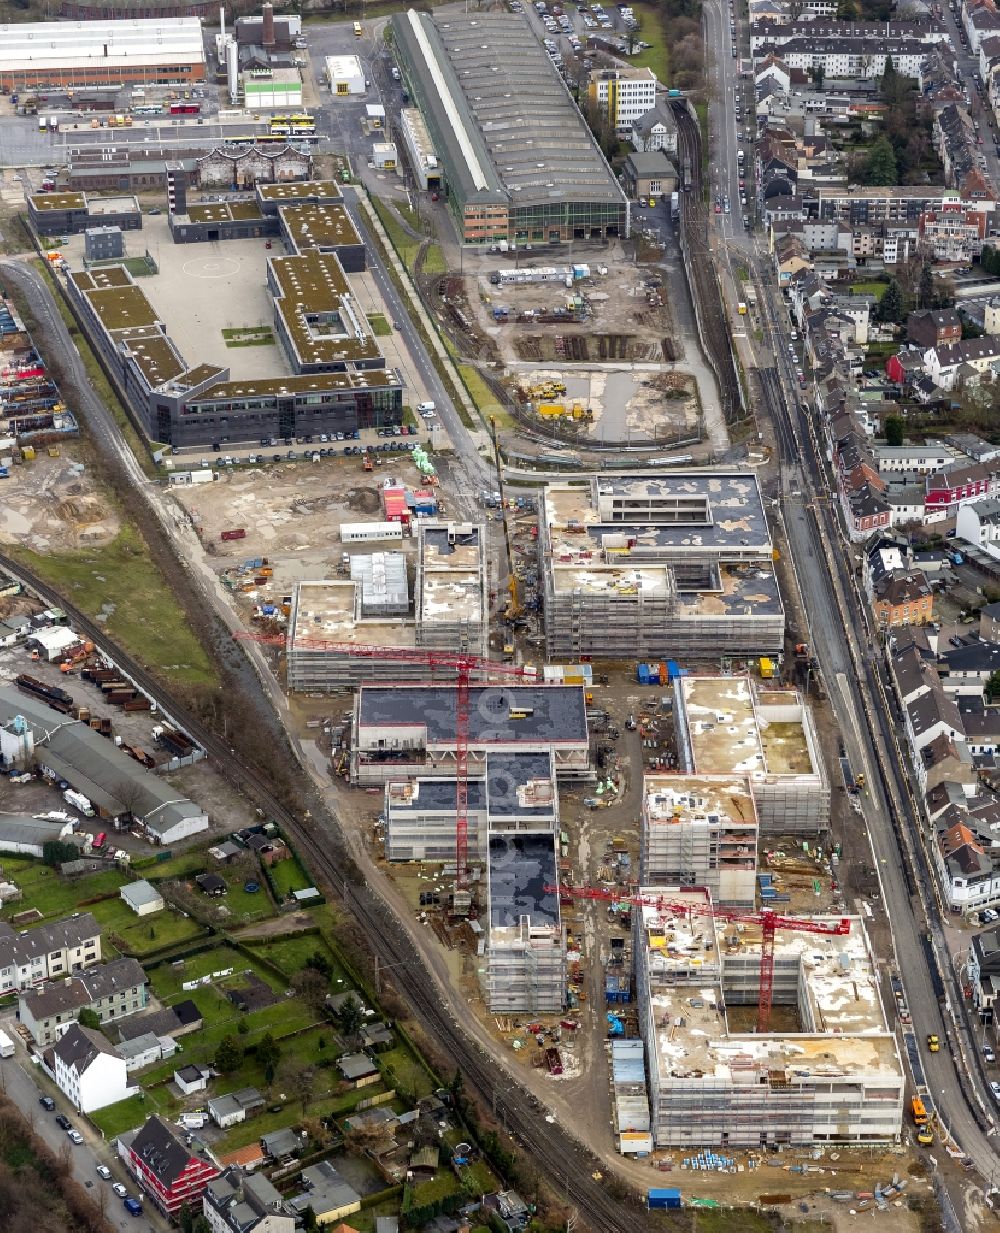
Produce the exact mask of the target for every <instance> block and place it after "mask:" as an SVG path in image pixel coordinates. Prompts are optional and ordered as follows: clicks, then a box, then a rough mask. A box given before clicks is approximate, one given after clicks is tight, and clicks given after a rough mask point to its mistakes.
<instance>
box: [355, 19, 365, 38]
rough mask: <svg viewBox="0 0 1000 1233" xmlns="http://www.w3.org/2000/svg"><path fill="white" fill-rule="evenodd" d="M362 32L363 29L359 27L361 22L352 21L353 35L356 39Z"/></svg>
mask: <svg viewBox="0 0 1000 1233" xmlns="http://www.w3.org/2000/svg"><path fill="white" fill-rule="evenodd" d="M362 34H364V30H362V29H361V22H360V21H356V22H355V23H354V37H355V38H356V39H359V38H361V36H362Z"/></svg>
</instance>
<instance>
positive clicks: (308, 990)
mask: <svg viewBox="0 0 1000 1233" xmlns="http://www.w3.org/2000/svg"><path fill="white" fill-rule="evenodd" d="M327 987H328V982H327V979H326V977H325V976H324V975H323V973H322V972H317V971H316V969H315V968H309V967H307V968H301V969H300V970H299V971H298V972H296V973H295V975H294V976H293V977H292V988H293V989H294V990H295V992H296V993H297V994H298V995H299V997H300V998H302V1000H303V1001H304V1002H307V1003H308V1004H309V1005H310V1006H311V1007H312V1008H313V1010H316V1011H320V1010H322V1009H323V1006H324V1004H325V1002H326V993H327Z"/></svg>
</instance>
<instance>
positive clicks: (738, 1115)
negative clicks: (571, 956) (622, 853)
mask: <svg viewBox="0 0 1000 1233" xmlns="http://www.w3.org/2000/svg"><path fill="white" fill-rule="evenodd" d="M637 898H638V901H639V903H638V906H639V907H640V909H641V910H640V911H639V912H636V913H634V918H635V947H636V976H637V983H638V1001H639V1019H640V1026H641V1029H642V1037H643V1041H644V1043H645V1046H646V1052H647V1058H648V1070H649V1097H650V1128H651V1135H652V1138H653V1140H654V1142H655V1144H656V1145H657V1146H659V1147H667V1146H669V1147H675V1148H681V1149H684V1148H699V1147H705V1146H711V1147H715V1148H719V1149H723V1150H725V1149H727V1148H735V1147H756V1148H766V1147H768V1146H771V1147H774V1146H777V1145H779V1144H782V1143H804V1142H805V1143H809V1142H812V1143H828V1142H840V1143H843V1142H857V1143H867V1142H873V1141H886V1140H888V1141H895V1140H897V1139H898V1138H899V1136H900V1134H901V1132H902V1123H903V1095H904V1088H905V1083H906V1079H905V1073H904V1071H903V1065H902V1060H901V1058H900V1056H899V1050H898V1047H897V1043H896V1039H895V1035H894V1033H893V1031H892V1030H891V1028H890V1027H889V1026H888V1024H887V1020H886V1017H885V1013H884V1010H883V1007H882V1004H881V1000H880V997H879V991H878V982H877V978H876V970H875V958H874V956H873V954H872V952H871V949H870V946H869V942H868V938H867V935H866V933H865V929H864V926H863V923H862V921H861V920H860V919H859V918H858V917H845V918H841V919H832V918H824V917H811V918H809V919H803V920H799V921H795V920H791V919H789V920H788V921H785V920H784V918H778V921H777V927H776V928H774V927H773V926H774V922H771V926H770V933H769V925H768V923H767V922H766V920H765V921H764V922H763V923H762V921H761V918H762V917H763V916H764V914H758V915H757V917H756V918H755V917H754V915H753V914H752V913H739V912H727V911H725V910H723V909H721V908H715V907H714V906H713V904H712V900H711V897H710V896H709V895H708V894H707V892H705V891H702V890H687V891H685V890H678V889H676V888H665V889H663V888H655V889H653V888H643V889H641V890H640V892H639V895H638V897H637ZM754 1003H757V1004H758V1018H757V1031H756V1032H755V1033H749V1032H738V1031H734V1030H733V1028H732V1027H731V1024H730V1013H731V1008H732V1007H736V1006H740V1005H752V1004H754ZM772 1004H773V1005H774V1006H775V1007H778V1006H780V1007H781V1008H783V1009H785V1010H786V1012H787V1014H788V1015H790V1016H791V1017H792V1018H793V1019H794V1020H795V1021H796V1022H794V1023H793V1025H791V1026H789V1027H785V1028H783V1030H782V1031H780V1032H772V1031H771V1030H770V1012H771V1006H772Z"/></svg>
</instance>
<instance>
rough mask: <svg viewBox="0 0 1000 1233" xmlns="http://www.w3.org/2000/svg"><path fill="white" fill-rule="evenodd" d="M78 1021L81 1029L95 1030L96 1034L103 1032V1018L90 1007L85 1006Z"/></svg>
mask: <svg viewBox="0 0 1000 1233" xmlns="http://www.w3.org/2000/svg"><path fill="white" fill-rule="evenodd" d="M76 1021H77V1023H79V1025H80V1027H85V1028H93V1029H94V1031H95V1032H99V1031H100V1030H101V1016H100V1015H99V1014H98V1013H97V1011H96V1010H91V1008H90V1007H89V1006H85V1007H84V1008H83V1010H81V1011H80V1013H79V1015H78V1016H77V1020H76Z"/></svg>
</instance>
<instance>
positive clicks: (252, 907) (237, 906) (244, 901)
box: [219, 874, 274, 927]
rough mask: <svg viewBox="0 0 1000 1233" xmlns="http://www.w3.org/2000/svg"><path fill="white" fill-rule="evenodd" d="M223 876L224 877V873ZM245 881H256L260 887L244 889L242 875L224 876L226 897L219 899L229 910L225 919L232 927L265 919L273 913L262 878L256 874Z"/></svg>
mask: <svg viewBox="0 0 1000 1233" xmlns="http://www.w3.org/2000/svg"><path fill="white" fill-rule="evenodd" d="M223 876H224V877H226V875H225V874H223ZM246 881H249V882H256V883H257V885H258V886H260V888H261V889H260V890H258V891H248V890H244V889H243V888H244V879H243V878H242V877H239V878H234V877H226V882H227V883H228V885H229V891H228V893H227V895H226V897H225V898H224V899H222V900H220V901H219V902H220V903H221V904H222V905H223V906H224V907H226V908H227V909H228V911H229V915H228V916H227V917H226V920H225V923H226V925H229V926H234V927H235V926H237V925H248V924H250V923H251V922H253V921H258V920H266V919H267V918H268V917H269V916H273V915H274V908H273V907H272V905H271V900H270V899H269V898H268V896H267V891H266V890H265V889H264V887H263V884H262V878H261V877H260V876H256V877H251V878H247V879H246Z"/></svg>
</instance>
